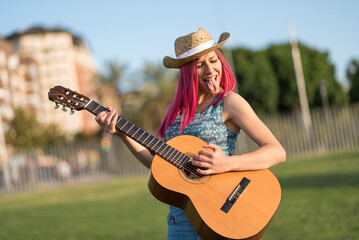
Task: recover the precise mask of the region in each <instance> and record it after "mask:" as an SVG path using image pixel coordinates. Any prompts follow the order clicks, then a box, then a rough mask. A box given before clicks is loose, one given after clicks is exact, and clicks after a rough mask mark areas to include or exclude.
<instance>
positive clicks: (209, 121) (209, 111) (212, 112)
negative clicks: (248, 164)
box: [165, 93, 239, 156]
mask: <svg viewBox="0 0 359 240" xmlns="http://www.w3.org/2000/svg"><path fill="white" fill-rule="evenodd" d="M227 94H228V93H227ZM227 94H226V95H227ZM226 95H225V96H226ZM225 96H224V97H223V98H222V99H221V100H220V101H219V102H218V103H217V105H213V103H214V102H216V101H217V100H218V98H219V94H218V95H217V97H216V98H215V99H214V100H213V102H212V104H211V105H209V106H208V107H207V108H206V109H205V110H203V111H202V112H200V113H196V114H195V115H194V117H193V120H192V122H190V123H189V124H188V125H187V126H186V127H185V128H184V129H183V130H182V132H181V133H179V132H180V127H181V119H182V115H178V116H177V117H176V119H175V121H174V122H173V125H172V126H169V127H168V128H167V130H166V133H165V140H166V141H168V140H170V139H171V138H174V137H176V136H178V135H192V136H195V137H198V138H201V139H202V140H203V141H205V142H206V143H207V144H209V143H213V144H215V145H217V146H219V147H220V148H221V149H222V151H223V153H224V154H226V155H227V156H232V155H233V154H234V149H235V147H236V144H237V139H238V134H239V132H233V131H231V130H229V129H228V128H227V127H226V126H225V125H224V123H223V120H222V111H223V102H224V98H225Z"/></svg>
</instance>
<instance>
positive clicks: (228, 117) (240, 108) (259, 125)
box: [193, 93, 286, 174]
mask: <svg viewBox="0 0 359 240" xmlns="http://www.w3.org/2000/svg"><path fill="white" fill-rule="evenodd" d="M223 121H224V123H225V125H226V126H229V127H230V128H231V129H237V130H240V129H242V130H243V131H244V132H246V134H247V135H248V136H249V137H250V138H251V139H252V140H253V141H254V142H255V143H257V144H258V146H259V147H258V148H257V149H256V150H254V151H252V152H249V153H245V154H241V155H236V156H225V154H224V153H223V152H222V150H221V149H220V148H219V147H218V146H216V145H214V144H208V145H206V146H204V147H205V148H210V149H212V150H213V152H210V151H200V152H199V153H198V155H197V156H195V157H194V161H193V164H194V165H196V166H199V167H203V168H207V170H201V169H198V172H199V173H201V174H215V173H221V172H227V171H246V170H259V169H266V168H269V167H272V166H274V165H277V164H279V163H282V162H284V161H285V158H286V153H285V150H284V149H283V147H282V145H281V144H280V143H279V142H278V140H277V139H276V138H275V137H274V135H273V134H272V133H271V131H270V130H269V129H268V127H267V126H266V125H265V124H264V123H263V122H262V121H261V120H260V119H259V118H258V116H257V115H256V114H255V112H254V111H253V109H252V108H251V106H250V105H249V104H248V102H247V101H246V100H245V99H244V98H242V97H241V96H240V95H238V94H236V93H230V94H228V95H227V96H226V98H225V100H224V106H223Z"/></svg>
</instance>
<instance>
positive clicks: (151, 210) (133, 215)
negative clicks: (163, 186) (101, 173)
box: [0, 151, 359, 240]
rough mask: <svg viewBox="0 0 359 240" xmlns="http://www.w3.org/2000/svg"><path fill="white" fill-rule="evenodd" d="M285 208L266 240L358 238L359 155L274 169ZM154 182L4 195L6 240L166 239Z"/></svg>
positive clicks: (1, 212) (0, 234) (1, 223)
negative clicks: (149, 185) (153, 191)
mask: <svg viewBox="0 0 359 240" xmlns="http://www.w3.org/2000/svg"><path fill="white" fill-rule="evenodd" d="M272 170H273V172H274V173H275V174H276V176H277V177H278V178H279V181H280V182H281V185H282V202H281V205H280V207H279V210H278V211H277V213H276V214H275V216H274V218H273V220H272V222H271V225H270V227H269V228H268V230H267V231H266V233H265V234H264V237H263V240H270V239H275V240H278V239H285V240H291V239H301V240H302V239H308V240H311V239H313V240H317V239H318V240H320V239H323V240H324V239H325V240H330V239H333V240H334V239H346V240H350V239H353V240H354V239H358V236H359V151H355V152H346V153H337V154H330V155H325V156H317V157H307V158H300V159H299V158H295V159H294V158H290V159H288V160H287V162H286V163H285V164H282V165H280V166H277V167H274V168H273V169H272ZM167 210H168V207H167V206H166V205H165V204H162V203H160V202H159V201H157V200H156V199H155V198H154V197H152V195H151V194H150V193H149V191H148V190H147V186H146V177H139V178H128V179H116V180H112V181H107V182H102V183H97V184H91V185H83V186H78V187H70V188H69V187H66V188H61V189H56V190H47V191H37V192H29V193H21V194H10V195H3V196H0V239H1V240H7V239H9V240H14V239H16V240H32V239H34V240H35V239H36V240H42V239H44V240H45V239H46V240H72V239H73V240H92V239H108V240H111V239H116V240H118V239H126V240H128V239H149V240H151V239H165V238H166V228H167V226H166V215H167Z"/></svg>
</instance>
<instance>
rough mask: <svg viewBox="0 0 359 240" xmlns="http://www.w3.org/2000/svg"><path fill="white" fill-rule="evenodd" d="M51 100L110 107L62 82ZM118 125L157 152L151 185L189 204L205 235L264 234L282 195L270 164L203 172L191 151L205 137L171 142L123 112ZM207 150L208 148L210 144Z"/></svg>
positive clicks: (174, 201) (164, 197)
mask: <svg viewBox="0 0 359 240" xmlns="http://www.w3.org/2000/svg"><path fill="white" fill-rule="evenodd" d="M48 95H49V100H51V101H53V102H55V104H56V106H55V108H58V107H59V105H62V106H63V108H69V109H70V110H71V113H73V112H74V110H83V109H86V110H87V111H89V112H91V113H92V114H94V115H97V114H99V113H100V112H102V111H108V110H107V109H106V108H105V107H104V106H101V105H100V104H98V103H97V102H95V101H94V100H90V99H89V98H87V97H86V96H84V95H81V94H79V93H77V92H74V91H71V90H70V89H67V88H64V87H62V86H55V87H54V88H51V89H50V91H49V93H48ZM116 129H117V130H118V131H120V132H121V133H123V134H125V135H127V136H129V137H130V138H132V139H133V140H135V141H136V142H138V143H140V144H141V145H143V146H144V147H146V148H147V149H148V150H150V151H152V152H153V153H155V157H154V159H153V162H152V166H151V170H150V173H149V176H148V188H149V190H150V192H151V193H152V195H153V196H154V197H156V198H157V199H158V200H160V201H162V202H164V203H167V204H170V205H173V206H177V207H179V208H181V209H183V210H184V212H185V213H186V215H187V216H188V218H189V220H190V222H191V224H192V225H193V227H194V229H195V230H196V231H197V233H198V235H199V236H200V237H201V238H202V239H205V240H207V239H250V240H256V239H260V238H261V237H262V235H263V233H264V231H265V230H266V228H267V227H268V225H269V223H270V221H271V219H272V217H273V215H274V213H275V212H276V210H277V209H278V206H279V203H280V200H281V187H280V184H279V182H278V180H277V178H276V177H275V176H274V175H273V173H272V172H270V171H269V170H268V169H265V170H259V171H242V172H227V173H222V174H216V175H209V176H204V175H200V174H199V173H197V171H196V167H195V166H193V165H192V164H191V163H190V161H191V157H192V156H193V155H195V154H197V153H198V151H199V150H202V149H204V148H203V145H205V144H206V143H205V142H204V141H203V140H201V139H199V138H197V137H194V136H188V135H182V136H178V137H175V138H173V139H171V140H169V141H167V142H163V141H161V140H160V139H158V138H156V137H154V136H153V135H151V134H150V133H148V132H146V131H144V130H142V129H140V128H139V127H137V126H135V125H134V124H132V123H130V122H128V121H127V120H125V119H124V118H122V117H119V118H118V120H117V123H116ZM205 150H206V151H208V149H205Z"/></svg>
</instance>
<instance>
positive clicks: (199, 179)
mask: <svg viewBox="0 0 359 240" xmlns="http://www.w3.org/2000/svg"><path fill="white" fill-rule="evenodd" d="M197 169H198V167H195V166H193V165H192V164H191V163H186V165H185V166H184V167H183V168H182V169H179V172H180V175H181V176H182V177H183V178H184V179H185V180H186V181H190V182H192V183H203V182H206V181H207V180H208V179H209V176H205V175H202V174H200V173H198V172H197ZM201 169H204V168H201Z"/></svg>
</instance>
